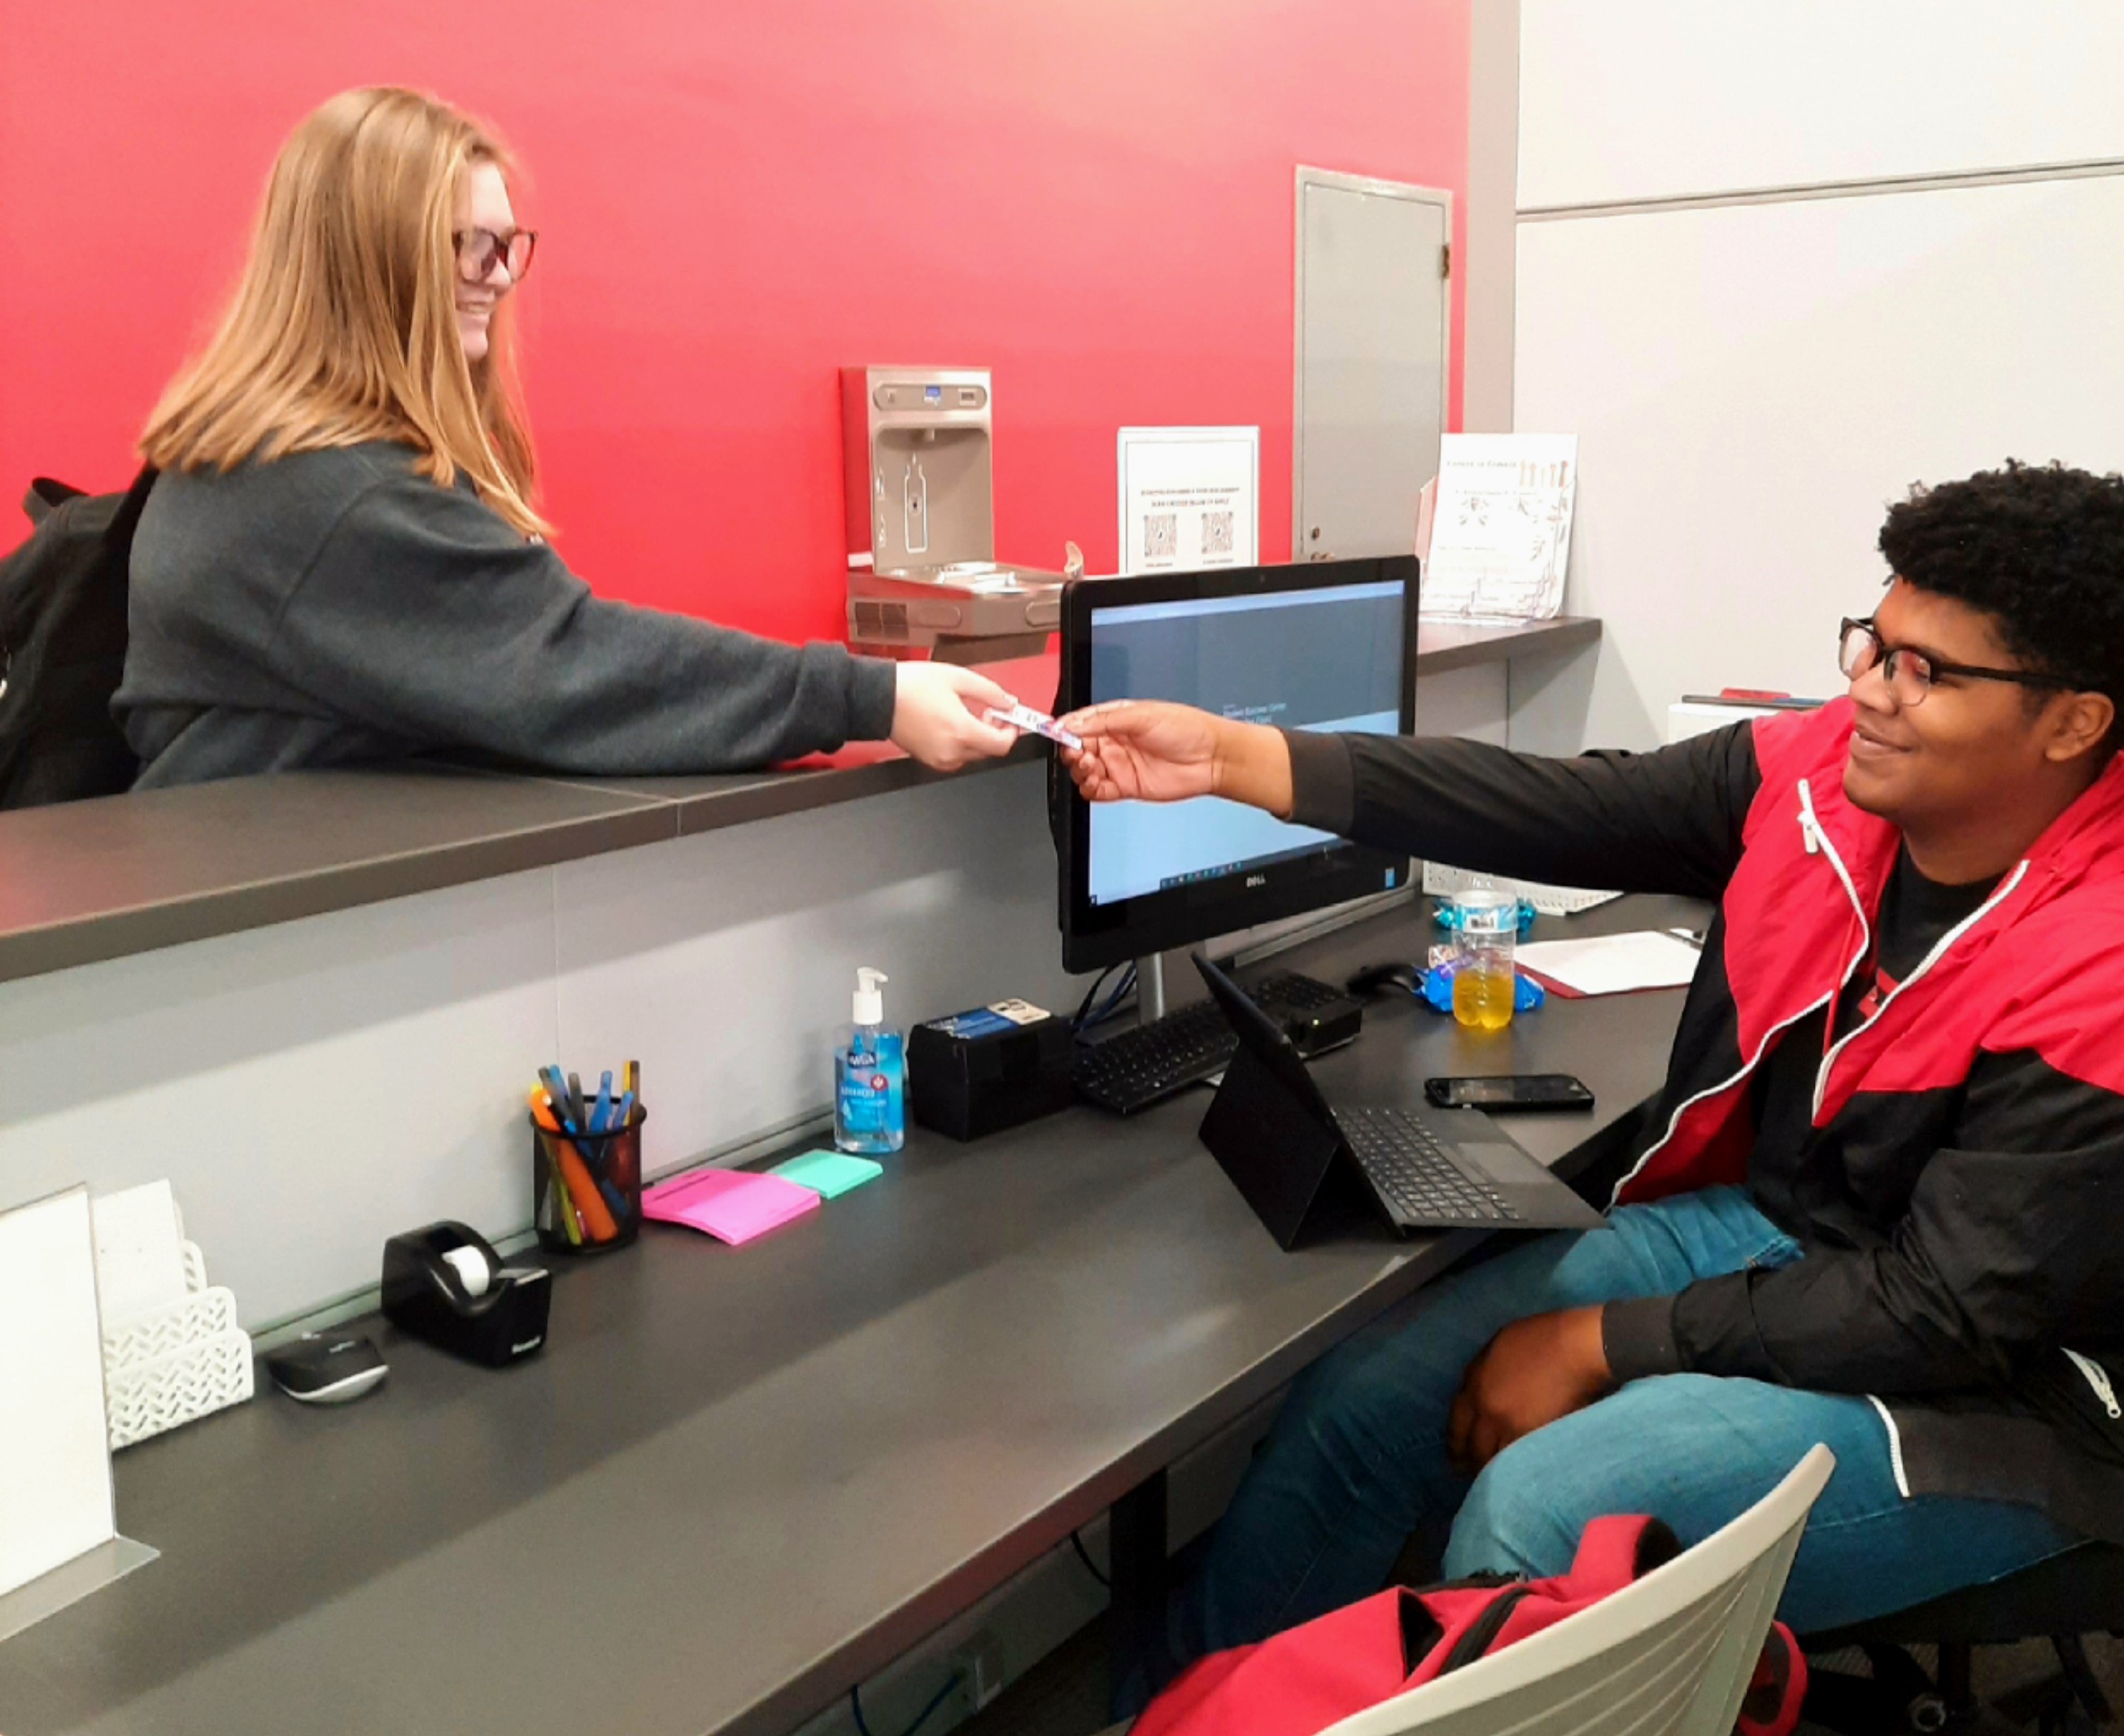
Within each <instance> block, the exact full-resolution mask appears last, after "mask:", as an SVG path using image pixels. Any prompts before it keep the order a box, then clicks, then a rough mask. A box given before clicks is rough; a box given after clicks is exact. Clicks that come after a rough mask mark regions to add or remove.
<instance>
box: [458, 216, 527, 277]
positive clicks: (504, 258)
mask: <svg viewBox="0 0 2124 1736" xmlns="http://www.w3.org/2000/svg"><path fill="white" fill-rule="evenodd" d="M450 245H451V246H453V247H455V248H456V249H457V250H458V276H459V277H461V278H463V279H464V280H465V281H466V282H467V283H468V284H480V283H484V282H486V279H487V278H488V277H489V276H491V274H492V273H493V270H494V262H495V261H496V260H500V261H501V262H502V263H503V264H504V265H507V266H508V267H509V280H510V282H511V283H513V284H520V283H522V282H523V281H524V273H525V272H527V271H529V270H530V269H531V255H532V253H533V250H535V249H536V248H537V246H538V231H537V230H536V229H509V230H505V231H504V232H502V233H500V234H499V235H497V234H496V233H495V232H494V231H493V230H491V229H459V230H458V231H457V232H455V233H454V234H453V235H452V236H451V237H450Z"/></svg>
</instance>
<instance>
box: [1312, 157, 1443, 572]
mask: <svg viewBox="0 0 2124 1736" xmlns="http://www.w3.org/2000/svg"><path fill="white" fill-rule="evenodd" d="M1452 232H1453V204H1452V195H1450V193H1445V192H1441V191H1440V190H1436V189H1435V188H1428V187H1412V186H1406V185H1403V184H1402V183H1400V182H1398V181H1369V180H1365V179H1363V178H1361V177H1360V176H1352V175H1336V174H1331V173H1329V172H1328V171H1326V170H1323V169H1300V170H1299V171H1298V247H1297V256H1298V333H1297V358H1298V368H1297V387H1296V402H1295V406H1294V411H1295V414H1294V416H1293V425H1294V429H1295V438H1294V439H1293V440H1292V443H1291V444H1292V448H1293V477H1292V488H1291V499H1292V501H1293V502H1294V504H1295V507H1296V509H1297V510H1296V513H1295V520H1294V523H1293V528H1292V540H1293V542H1294V544H1295V559H1298V560H1300V561H1310V560H1325V559H1328V558H1329V557H1331V556H1342V557H1347V556H1353V555H1389V554H1407V552H1408V551H1409V550H1410V549H1411V548H1412V547H1414V546H1415V537H1416V509H1417V495H1418V494H1419V493H1420V492H1421V490H1422V488H1423V485H1424V484H1425V483H1426V482H1428V481H1431V478H1432V477H1433V476H1436V475H1437V474H1438V439H1439V435H1440V433H1441V432H1442V430H1443V429H1444V428H1445V358H1446V354H1447V336H1448V332H1449V329H1450V319H1451V301H1450V297H1449V296H1448V295H1447V293H1446V290H1447V283H1448V277H1449V275H1450V270H1451V264H1452V261H1451V256H1450V253H1449V252H1448V251H1447V247H1448V242H1449V241H1450V237H1451V235H1452Z"/></svg>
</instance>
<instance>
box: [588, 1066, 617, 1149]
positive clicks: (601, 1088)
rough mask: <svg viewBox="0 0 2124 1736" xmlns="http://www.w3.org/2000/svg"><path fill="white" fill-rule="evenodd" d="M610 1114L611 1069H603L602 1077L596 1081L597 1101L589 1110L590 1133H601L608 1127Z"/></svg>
mask: <svg viewBox="0 0 2124 1736" xmlns="http://www.w3.org/2000/svg"><path fill="white" fill-rule="evenodd" d="M610 1114H612V1069H611V1068H610V1067H607V1068H606V1069H605V1073H604V1077H603V1078H602V1079H600V1080H599V1081H598V1094H597V1101H596V1103H595V1104H594V1105H592V1106H591V1109H590V1131H591V1132H592V1133H604V1131H605V1130H606V1128H608V1127H609V1125H610V1123H609V1121H608V1120H607V1119H606V1118H607V1117H608V1116H609V1115H610Z"/></svg>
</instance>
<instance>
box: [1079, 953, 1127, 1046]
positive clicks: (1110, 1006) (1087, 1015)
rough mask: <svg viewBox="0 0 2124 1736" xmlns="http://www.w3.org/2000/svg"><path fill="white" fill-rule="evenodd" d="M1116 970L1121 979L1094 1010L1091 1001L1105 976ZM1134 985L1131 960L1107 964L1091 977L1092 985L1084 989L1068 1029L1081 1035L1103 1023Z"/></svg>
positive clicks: (1102, 985)
mask: <svg viewBox="0 0 2124 1736" xmlns="http://www.w3.org/2000/svg"><path fill="white" fill-rule="evenodd" d="M1116 970H1119V971H1120V972H1121V981H1120V982H1118V983H1116V984H1115V985H1114V990H1113V992H1112V993H1111V994H1110V995H1108V996H1107V998H1106V999H1105V1001H1104V1002H1101V1003H1100V1005H1099V1006H1098V1007H1097V1010H1096V1011H1094V1010H1093V1006H1092V1003H1093V1001H1094V1000H1096V999H1097V997H1098V992H1099V991H1100V989H1101V988H1104V987H1105V986H1106V981H1107V978H1108V977H1110V976H1111V975H1112V974H1114V973H1115V971H1116ZM1133 988H1135V964H1134V962H1133V961H1130V962H1129V963H1127V964H1109V965H1108V966H1107V968H1106V969H1104V970H1102V971H1101V972H1100V973H1099V974H1098V975H1097V976H1096V977H1094V978H1092V986H1091V987H1090V988H1088V989H1086V990H1085V991H1084V998H1083V1001H1082V1002H1079V1003H1078V1007H1077V1011H1076V1016H1074V1018H1072V1019H1071V1020H1069V1028H1070V1030H1073V1031H1075V1032H1077V1033H1078V1034H1079V1035H1082V1034H1083V1032H1085V1031H1088V1030H1092V1029H1093V1028H1094V1027H1095V1026H1097V1025H1103V1024H1104V1023H1105V1022H1106V1021H1107V1020H1108V1019H1111V1017H1112V1016H1114V1014H1115V1012H1116V1011H1117V1010H1118V1009H1119V1008H1120V1006H1121V1002H1123V1001H1124V1000H1125V999H1126V998H1127V997H1128V995H1129V992H1130V990H1132V989H1133Z"/></svg>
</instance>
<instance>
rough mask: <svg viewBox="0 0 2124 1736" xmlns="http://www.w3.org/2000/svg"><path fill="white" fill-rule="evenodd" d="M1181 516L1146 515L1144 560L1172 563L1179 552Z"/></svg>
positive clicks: (1172, 514)
mask: <svg viewBox="0 0 2124 1736" xmlns="http://www.w3.org/2000/svg"><path fill="white" fill-rule="evenodd" d="M1179 548H1180V514H1177V513H1146V514H1144V519H1143V558H1144V560H1145V561H1170V560H1172V558H1173V556H1175V555H1177V553H1178V552H1179Z"/></svg>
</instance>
